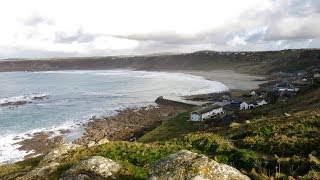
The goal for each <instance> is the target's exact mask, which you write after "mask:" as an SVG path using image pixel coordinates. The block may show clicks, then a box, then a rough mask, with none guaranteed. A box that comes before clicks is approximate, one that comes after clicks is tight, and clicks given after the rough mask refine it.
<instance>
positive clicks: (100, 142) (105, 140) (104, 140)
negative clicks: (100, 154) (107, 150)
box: [97, 139, 110, 145]
mask: <svg viewBox="0 0 320 180" xmlns="http://www.w3.org/2000/svg"><path fill="white" fill-rule="evenodd" d="M109 142H110V141H109V140H108V139H101V140H100V141H99V142H98V143H97V145H102V144H106V143H109Z"/></svg>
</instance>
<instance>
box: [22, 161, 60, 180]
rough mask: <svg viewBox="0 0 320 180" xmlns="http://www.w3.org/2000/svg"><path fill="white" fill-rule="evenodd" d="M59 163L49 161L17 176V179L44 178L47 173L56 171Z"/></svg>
mask: <svg viewBox="0 0 320 180" xmlns="http://www.w3.org/2000/svg"><path fill="white" fill-rule="evenodd" d="M59 165H60V164H59V163H57V162H51V163H49V164H47V165H45V166H41V167H38V168H35V169H33V170H32V171H30V172H28V173H27V174H26V175H24V176H22V177H18V178H17V180H30V179H45V177H47V175H48V174H49V173H51V172H54V171H56V170H57V168H58V166H59Z"/></svg>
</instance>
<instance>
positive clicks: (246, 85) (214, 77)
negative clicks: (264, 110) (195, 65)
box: [175, 70, 266, 90]
mask: <svg viewBox="0 0 320 180" xmlns="http://www.w3.org/2000/svg"><path fill="white" fill-rule="evenodd" d="M175 72H177V71H175ZM178 72H180V73H185V74H191V75H195V76H202V77H204V78H206V79H208V80H211V81H219V82H222V83H224V84H226V85H227V86H228V87H229V88H230V89H241V90H251V89H255V88H258V86H259V85H260V84H262V83H265V82H266V81H265V78H266V77H263V76H254V75H248V74H240V73H236V72H234V71H232V70H212V71H196V70H195V71H189V70H187V71H178Z"/></svg>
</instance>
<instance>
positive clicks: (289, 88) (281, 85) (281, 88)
mask: <svg viewBox="0 0 320 180" xmlns="http://www.w3.org/2000/svg"><path fill="white" fill-rule="evenodd" d="M273 89H274V90H275V91H278V92H283V91H291V92H296V91H298V90H299V89H298V88H296V87H295V86H293V85H292V84H289V83H287V82H282V83H278V84H276V85H275V86H274V88H273Z"/></svg>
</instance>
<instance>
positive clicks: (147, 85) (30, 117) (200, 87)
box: [0, 70, 228, 164]
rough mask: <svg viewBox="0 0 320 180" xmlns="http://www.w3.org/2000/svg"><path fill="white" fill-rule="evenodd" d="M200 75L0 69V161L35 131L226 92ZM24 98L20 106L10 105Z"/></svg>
mask: <svg viewBox="0 0 320 180" xmlns="http://www.w3.org/2000/svg"><path fill="white" fill-rule="evenodd" d="M227 89H228V87H227V86H225V85H224V84H222V83H220V82H216V81H209V80H206V79H204V78H203V77H199V76H193V75H187V74H181V73H165V72H147V71H129V70H102V71H100V70H99V71H47V72H2V73H0V164H1V163H8V162H14V161H18V160H21V159H22V158H23V157H24V156H25V155H27V154H28V153H30V152H24V151H18V150H17V149H16V148H18V147H19V145H15V144H14V143H16V142H18V141H21V140H22V139H26V138H30V137H29V136H27V135H26V134H32V133H35V132H39V131H54V132H55V133H56V134H58V133H59V131H58V130H60V129H73V130H74V131H73V132H74V134H77V133H79V132H80V131H81V130H80V129H81V128H80V126H79V124H81V123H84V122H86V121H88V119H89V118H90V117H92V116H93V115H96V116H109V115H113V114H115V113H116V111H117V110H121V109H124V108H130V107H141V106H146V105H152V104H154V100H155V99H156V98H157V97H158V96H164V97H165V98H170V99H175V100H179V99H180V98H181V96H183V95H192V94H201V93H209V92H217V91H224V90H227ZM17 102H23V103H24V104H23V105H19V106H16V105H14V104H15V103H17Z"/></svg>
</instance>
